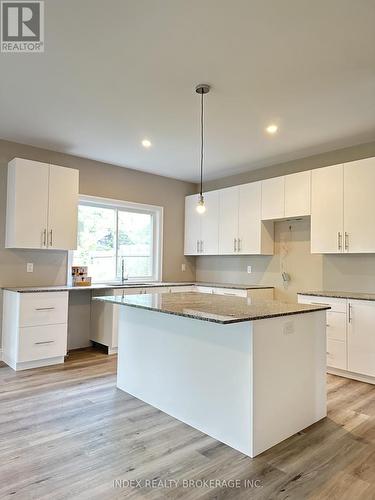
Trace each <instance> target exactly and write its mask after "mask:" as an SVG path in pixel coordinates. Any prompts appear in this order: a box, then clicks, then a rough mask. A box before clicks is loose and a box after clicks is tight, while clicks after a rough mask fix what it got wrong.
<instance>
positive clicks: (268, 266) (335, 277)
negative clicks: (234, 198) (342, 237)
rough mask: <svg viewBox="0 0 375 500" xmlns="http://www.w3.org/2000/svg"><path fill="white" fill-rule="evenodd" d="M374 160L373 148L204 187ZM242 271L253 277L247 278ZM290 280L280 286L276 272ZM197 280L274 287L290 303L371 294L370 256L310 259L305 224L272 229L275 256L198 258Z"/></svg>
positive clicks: (373, 270)
mask: <svg viewBox="0 0 375 500" xmlns="http://www.w3.org/2000/svg"><path fill="white" fill-rule="evenodd" d="M371 156H375V142H373V143H370V144H363V145H360V146H355V147H352V148H346V149H342V150H340V151H334V152H331V153H327V154H322V155H316V156H312V157H310V158H304V159H302V160H298V161H294V162H289V163H283V164H280V165H275V166H272V167H268V168H266V169H263V170H254V171H250V172H247V173H245V174H241V175H236V176H232V177H227V178H224V179H220V180H217V181H212V182H208V183H207V184H206V189H207V190H210V189H218V188H221V187H227V186H233V185H237V184H241V183H246V182H252V181H257V180H261V179H266V178H269V177H276V176H278V175H285V174H289V173H293V172H298V171H302V170H309V169H313V168H319V167H322V166H327V165H335V164H337V163H344V162H347V161H352V160H357V159H361V158H366V157H371ZM247 265H251V266H252V271H253V272H252V274H247V272H246V268H247ZM283 270H285V271H286V272H288V273H289V274H290V277H291V281H290V283H289V284H288V285H286V286H284V284H283V282H282V278H281V272H282V271H283ZM196 276H197V279H198V280H209V281H211V280H213V281H226V282H237V283H254V284H258V283H259V284H267V285H274V286H275V287H276V294H275V295H276V298H278V299H283V300H288V301H294V300H295V299H296V293H297V292H299V291H303V290H314V289H315V290H318V289H327V290H348V291H357V292H359V291H364V292H375V255H374V254H370V255H312V254H311V253H310V219H309V218H306V219H304V220H301V221H293V222H291V223H289V222H276V223H275V255H273V256H272V257H266V256H228V257H198V258H197V263H196Z"/></svg>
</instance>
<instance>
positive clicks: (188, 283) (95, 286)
mask: <svg viewBox="0 0 375 500" xmlns="http://www.w3.org/2000/svg"><path fill="white" fill-rule="evenodd" d="M193 285H196V286H206V287H218V288H232V289H237V290H264V289H272V288H274V287H273V286H263V285H241V284H238V283H237V284H234V283H209V282H203V281H171V282H168V281H155V282H147V283H124V284H119V285H116V284H105V283H104V284H93V285H91V286H69V285H60V286H27V287H3V290H9V291H11V292H19V293H36V292H65V291H68V292H70V291H84V290H110V289H111V288H125V289H127V288H153V287H162V286H193Z"/></svg>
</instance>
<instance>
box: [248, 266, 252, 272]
mask: <svg viewBox="0 0 375 500" xmlns="http://www.w3.org/2000/svg"><path fill="white" fill-rule="evenodd" d="M251 273H252V270H251V266H247V274H251Z"/></svg>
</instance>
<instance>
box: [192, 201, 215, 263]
mask: <svg viewBox="0 0 375 500" xmlns="http://www.w3.org/2000/svg"><path fill="white" fill-rule="evenodd" d="M203 195H204V203H205V206H206V211H205V212H204V213H203V214H199V213H198V212H197V204H198V199H199V195H197V194H193V195H191V196H186V198H185V250H184V254H185V255H217V254H218V251H219V192H218V191H209V192H208V193H203Z"/></svg>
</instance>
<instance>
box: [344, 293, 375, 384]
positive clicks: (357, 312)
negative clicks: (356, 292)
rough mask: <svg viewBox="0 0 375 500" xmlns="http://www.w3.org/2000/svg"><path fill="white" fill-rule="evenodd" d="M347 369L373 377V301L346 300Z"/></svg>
mask: <svg viewBox="0 0 375 500" xmlns="http://www.w3.org/2000/svg"><path fill="white" fill-rule="evenodd" d="M348 370H349V371H351V372H355V373H360V374H363V375H367V376H369V377H375V302H372V301H369V300H348Z"/></svg>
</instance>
